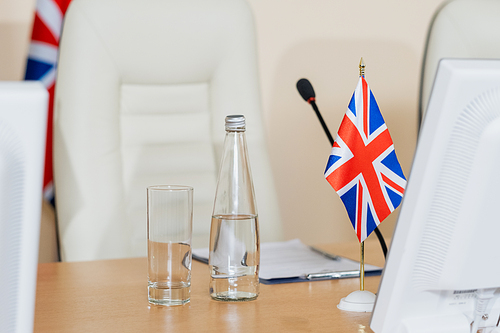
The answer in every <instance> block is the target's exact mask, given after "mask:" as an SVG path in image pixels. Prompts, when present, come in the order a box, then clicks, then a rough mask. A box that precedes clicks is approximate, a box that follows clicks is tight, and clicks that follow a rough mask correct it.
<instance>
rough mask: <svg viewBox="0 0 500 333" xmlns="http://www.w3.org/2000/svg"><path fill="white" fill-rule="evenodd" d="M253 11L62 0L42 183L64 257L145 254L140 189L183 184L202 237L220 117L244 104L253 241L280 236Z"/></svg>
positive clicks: (186, 2) (194, 1)
mask: <svg viewBox="0 0 500 333" xmlns="http://www.w3.org/2000/svg"><path fill="white" fill-rule="evenodd" d="M259 94H260V92H259V84H258V76H257V60H256V45H255V35H254V25H253V16H252V14H251V11H250V8H249V7H248V5H247V4H246V3H245V2H244V0H183V1H174V0H145V1H137V0H74V1H73V2H72V3H71V5H70V6H69V9H68V11H67V12H66V17H65V23H64V27H63V33H62V39H61V45H60V57H59V65H58V77H57V85H56V102H55V114H54V169H55V173H54V182H55V193H56V207H57V217H58V223H59V232H60V242H61V243H60V244H61V255H62V259H63V260H65V261H73V260H92V259H104V258H118V257H129V256H143V255H146V187H147V186H149V185H155V184H181V185H191V186H193V187H194V189H195V190H194V231H193V246H195V247H206V246H208V235H209V230H210V221H211V214H212V208H213V199H214V195H215V186H216V179H217V173H218V165H219V162H220V155H221V150H222V146H223V140H224V136H225V131H224V118H225V116H226V115H228V114H244V115H245V116H246V118H247V139H248V147H249V154H250V160H251V167H252V172H253V177H254V185H255V192H256V197H257V204H258V210H259V216H260V228H261V240H263V241H266V240H279V239H281V237H282V236H281V235H282V230H281V221H280V214H279V210H278V204H277V198H276V190H275V187H274V182H273V177H272V173H271V168H270V163H269V157H268V153H267V148H266V140H265V133H264V127H263V120H262V116H261V109H260V108H261V105H260V96H259Z"/></svg>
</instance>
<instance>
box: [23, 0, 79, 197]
mask: <svg viewBox="0 0 500 333" xmlns="http://www.w3.org/2000/svg"><path fill="white" fill-rule="evenodd" d="M70 2H71V0H37V3H36V11H35V19H34V23H33V32H32V36H31V43H30V47H29V52H28V61H27V65H26V75H25V80H39V81H41V82H42V83H43V84H44V86H45V87H46V88H47V90H48V91H49V115H48V122H47V142H46V151H45V171H44V177H43V193H44V197H45V198H46V199H47V200H49V201H51V202H52V203H54V201H53V200H54V187H53V184H52V114H53V105H54V90H55V80H56V69H57V55H58V49H59V38H60V36H61V30H62V24H63V19H64V13H66V10H67V8H68V5H69V3H70Z"/></svg>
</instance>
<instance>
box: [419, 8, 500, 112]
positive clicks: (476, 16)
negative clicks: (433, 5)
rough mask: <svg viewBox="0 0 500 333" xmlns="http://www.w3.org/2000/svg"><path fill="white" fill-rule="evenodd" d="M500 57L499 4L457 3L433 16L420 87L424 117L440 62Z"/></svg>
mask: <svg viewBox="0 0 500 333" xmlns="http://www.w3.org/2000/svg"><path fill="white" fill-rule="evenodd" d="M443 58H475V59H499V58H500V1H497V0H454V1H450V2H447V3H445V4H444V6H442V7H441V8H440V9H439V10H438V11H437V12H436V14H435V15H434V19H433V21H432V23H431V26H430V28H429V34H428V37H427V42H426V47H425V55H424V65H423V67H422V79H421V87H420V115H421V118H423V114H424V113H425V109H426V108H427V103H428V101H429V97H430V96H429V95H430V93H431V89H432V84H433V83H434V77H435V76H436V71H437V67H438V63H439V60H441V59H443Z"/></svg>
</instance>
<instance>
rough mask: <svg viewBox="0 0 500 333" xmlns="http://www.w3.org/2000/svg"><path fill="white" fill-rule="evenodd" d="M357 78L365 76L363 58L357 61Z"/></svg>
mask: <svg viewBox="0 0 500 333" xmlns="http://www.w3.org/2000/svg"><path fill="white" fill-rule="evenodd" d="M359 76H365V62H364V61H363V57H361V60H360V61H359Z"/></svg>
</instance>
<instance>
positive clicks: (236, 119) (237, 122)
mask: <svg viewBox="0 0 500 333" xmlns="http://www.w3.org/2000/svg"><path fill="white" fill-rule="evenodd" d="M245 129H246V126H245V116H243V115H241V114H233V115H229V116H227V117H226V131H244V130H245Z"/></svg>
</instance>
